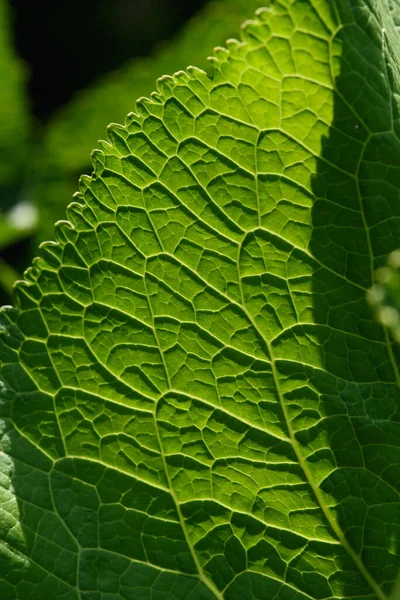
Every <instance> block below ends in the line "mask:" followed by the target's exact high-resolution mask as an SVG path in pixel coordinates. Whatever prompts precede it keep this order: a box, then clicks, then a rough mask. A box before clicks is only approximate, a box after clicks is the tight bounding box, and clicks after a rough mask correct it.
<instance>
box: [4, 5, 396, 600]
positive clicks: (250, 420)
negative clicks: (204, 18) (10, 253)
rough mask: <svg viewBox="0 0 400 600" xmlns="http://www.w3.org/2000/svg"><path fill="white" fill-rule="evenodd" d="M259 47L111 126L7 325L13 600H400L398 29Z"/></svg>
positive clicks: (261, 34) (8, 568)
mask: <svg viewBox="0 0 400 600" xmlns="http://www.w3.org/2000/svg"><path fill="white" fill-rule="evenodd" d="M242 40H243V41H242V42H235V41H231V42H229V43H228V46H227V49H219V50H217V51H216V54H215V58H214V61H213V65H214V69H213V72H212V73H211V74H210V75H209V76H207V75H206V74H205V73H204V72H203V71H201V70H198V69H195V68H190V69H188V70H187V71H186V72H180V73H177V74H176V75H175V76H174V77H173V78H171V77H165V78H163V79H161V80H160V81H159V82H158V92H157V93H156V94H153V95H152V97H151V99H150V100H142V101H141V102H140V103H139V104H138V107H137V113H135V114H131V115H130V116H129V117H128V119H127V122H126V125H125V127H122V126H112V127H111V128H110V129H109V133H108V140H109V141H108V142H107V143H104V144H102V149H101V150H99V151H96V152H95V153H94V155H93V161H94V168H95V172H94V174H93V176H92V177H84V178H83V179H82V181H81V188H80V193H79V195H78V196H77V202H76V203H74V204H72V205H71V207H70V208H69V210H68V219H69V221H70V222H62V223H60V224H59V225H58V227H57V243H55V244H46V245H44V246H43V247H42V250H41V258H40V259H38V260H37V261H36V262H35V264H34V266H33V267H32V269H30V270H29V271H28V272H27V273H26V281H25V283H22V284H20V285H19V286H18V288H17V290H16V294H15V300H16V304H17V307H18V308H17V309H7V310H5V311H3V315H2V323H3V325H2V327H3V334H4V335H3V336H2V346H1V351H0V352H1V354H0V355H1V373H2V378H3V381H4V384H3V388H2V398H3V405H2V414H3V418H4V427H3V429H4V435H3V449H4V451H5V453H6V454H5V456H6V458H4V459H3V461H2V471H3V473H4V475H3V479H2V482H3V490H4V491H3V492H2V497H1V498H2V500H1V507H2V511H3V512H2V518H0V524H1V527H2V537H3V539H4V545H3V547H2V548H3V549H2V555H1V556H2V567H1V569H0V572H1V573H2V574H3V578H4V582H3V588H2V598H4V599H5V600H11V599H18V600H33V599H39V598H40V599H41V598H46V599H51V600H52V599H60V598H61V599H63V600H78V598H79V599H84V600H117V599H119V600H120V599H123V600H137V599H140V600H150V599H151V600H164V599H168V600H170V599H171V600H172V599H174V600H175V599H182V600H183V599H189V600H212V599H218V600H222V599H224V600H242V599H243V600H270V599H271V600H272V599H277V600H306V599H308V600H309V599H328V598H329V599H331V600H332V599H336V600H338V599H340V600H342V599H344V598H347V599H350V598H351V599H354V600H355V599H356V598H357V599H358V600H366V599H370V600H372V598H378V599H379V600H387V599H388V598H389V597H390V595H391V594H392V598H394V595H395V594H396V592H395V591H394V585H395V583H394V582H395V580H396V577H397V574H398V571H399V566H400V519H399V516H400V503H399V491H400V480H399V475H398V474H399V466H400V443H399V440H400V404H399V383H400V377H399V370H398V367H397V365H396V357H395V353H396V352H397V346H396V345H395V343H393V345H392V344H391V342H390V339H389V336H388V333H387V331H386V329H385V328H382V326H381V325H380V324H378V323H376V322H375V320H374V319H373V315H372V312H371V311H370V309H369V307H368V305H367V303H366V300H365V293H366V290H367V289H368V288H369V287H370V285H371V283H372V282H373V273H374V271H375V269H376V268H378V267H380V266H382V265H383V264H384V261H385V257H386V255H387V254H388V253H389V252H390V251H392V250H394V249H395V248H396V246H398V245H400V231H399V226H400V220H399V215H400V204H399V189H398V182H399V175H400V167H399V165H400V146H399V140H398V137H399V131H400V121H399V111H398V109H399V97H400V95H399V92H400V89H399V82H400V73H399V66H398V63H397V62H396V60H395V57H396V56H398V53H399V46H400V40H399V37H398V32H397V30H396V28H395V25H394V22H393V19H392V16H391V13H390V11H389V10H388V5H387V3H386V2H384V0H371V1H365V0H338V1H337V2H332V1H331V0H292V1H290V0H280V1H276V2H272V3H270V4H269V6H268V8H267V9H265V10H262V11H261V12H260V13H259V15H258V17H257V18H256V19H255V20H254V21H253V22H251V23H249V24H247V26H246V28H245V29H244V30H243V32H242ZM10 480H11V483H10Z"/></svg>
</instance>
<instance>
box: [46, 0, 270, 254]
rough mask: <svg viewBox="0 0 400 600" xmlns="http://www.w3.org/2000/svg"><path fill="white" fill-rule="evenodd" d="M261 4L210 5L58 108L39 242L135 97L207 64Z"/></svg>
mask: <svg viewBox="0 0 400 600" xmlns="http://www.w3.org/2000/svg"><path fill="white" fill-rule="evenodd" d="M259 6H260V2H259V0H218V1H215V0H214V1H212V2H210V3H208V4H207V5H206V6H205V8H204V9H202V10H201V11H199V13H198V14H197V15H195V16H194V17H192V19H190V20H189V21H188V22H187V23H186V24H185V26H184V28H183V29H182V31H181V32H179V33H178V34H177V35H176V36H175V37H174V38H173V39H172V40H171V41H169V42H165V43H163V44H161V45H160V46H159V47H158V48H157V49H156V51H155V52H154V54H153V56H150V57H148V58H140V59H137V58H135V59H132V60H131V61H128V62H127V63H126V64H125V65H123V66H122V67H121V68H120V69H118V70H117V71H114V72H111V73H109V74H107V75H104V76H103V77H101V78H99V79H98V80H97V81H96V82H95V83H94V84H92V85H91V86H89V88H87V89H85V90H83V91H82V92H79V93H77V94H76V95H75V96H74V98H73V99H72V100H71V101H70V102H69V103H68V105H67V106H65V107H62V108H61V109H60V110H59V111H57V112H56V114H55V115H54V117H53V118H52V119H51V120H50V122H49V124H48V126H47V128H46V131H45V133H44V136H43V142H42V146H41V149H40V152H39V153H38V161H37V167H36V170H37V186H36V191H35V195H36V198H37V205H38V208H39V210H40V213H41V219H40V224H39V230H38V234H37V238H36V241H38V240H39V241H40V242H41V241H44V240H47V239H49V236H53V235H54V234H53V231H54V222H55V221H57V220H58V219H61V218H63V216H64V213H65V208H66V206H67V204H68V203H69V202H70V199H71V196H72V194H73V193H74V192H75V190H76V186H77V181H78V176H79V175H81V174H82V173H83V172H85V171H87V170H88V168H90V167H89V165H90V159H89V156H90V152H91V151H92V149H93V148H94V147H96V145H97V144H98V140H99V139H100V138H102V137H104V131H105V128H106V126H107V125H108V123H109V122H110V120H111V119H112V120H113V121H114V122H117V123H118V122H123V121H124V120H125V117H126V115H127V114H128V113H129V112H131V111H132V110H133V109H134V107H135V101H136V99H137V98H140V97H141V96H149V95H150V94H151V93H152V92H153V91H154V86H155V81H156V79H157V78H158V77H160V75H162V74H163V73H166V74H172V73H175V71H178V70H179V69H185V68H186V67H187V66H188V65H191V64H192V65H196V66H197V67H201V68H206V67H207V65H208V61H207V57H208V56H209V55H210V53H211V51H212V48H214V47H215V46H218V45H221V44H224V43H225V40H226V39H227V38H229V37H230V36H237V33H238V31H239V28H240V26H241V24H242V22H243V21H244V20H245V19H248V18H251V17H253V14H254V11H255V10H256V9H257V8H258V7H259ZM89 172H90V171H89Z"/></svg>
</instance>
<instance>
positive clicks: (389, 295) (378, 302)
mask: <svg viewBox="0 0 400 600" xmlns="http://www.w3.org/2000/svg"><path fill="white" fill-rule="evenodd" d="M375 279H376V283H375V285H374V286H373V287H372V288H371V290H370V291H369V294H368V298H369V301H370V304H371V305H372V307H373V308H374V309H375V311H376V315H377V317H378V319H379V320H380V321H381V323H382V324H383V325H385V326H386V327H387V328H388V329H390V330H391V332H392V334H393V337H394V338H395V339H396V340H398V341H400V250H396V251H395V252H392V253H391V254H390V255H389V257H388V261H387V265H386V266H385V267H381V268H380V269H378V270H377V272H376V275H375Z"/></svg>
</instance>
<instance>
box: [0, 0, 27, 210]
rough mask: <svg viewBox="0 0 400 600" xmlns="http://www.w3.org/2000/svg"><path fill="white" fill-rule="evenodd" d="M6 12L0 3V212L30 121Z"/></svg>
mask: <svg viewBox="0 0 400 600" xmlns="http://www.w3.org/2000/svg"><path fill="white" fill-rule="evenodd" d="M9 19H10V16H9V8H8V4H7V2H6V0H0V190H1V208H5V207H6V206H7V191H8V190H9V189H10V188H13V189H14V188H15V186H16V185H17V183H18V179H19V178H20V176H21V172H22V169H23V166H24V161H25V160H26V154H27V148H28V136H29V125H30V119H29V114H28V109H27V102H26V98H25V79H26V75H25V69H24V66H23V64H22V62H21V60H20V59H19V58H18V57H17V56H16V55H15V52H14V49H13V43H12V39H11V32H10V28H9Z"/></svg>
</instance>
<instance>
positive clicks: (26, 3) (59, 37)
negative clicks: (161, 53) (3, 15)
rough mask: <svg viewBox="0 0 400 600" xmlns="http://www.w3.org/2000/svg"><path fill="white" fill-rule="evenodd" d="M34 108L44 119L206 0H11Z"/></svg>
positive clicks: (143, 52) (142, 53) (179, 24)
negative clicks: (78, 91) (79, 90)
mask: <svg viewBox="0 0 400 600" xmlns="http://www.w3.org/2000/svg"><path fill="white" fill-rule="evenodd" d="M9 2H10V5H11V6H12V12H13V14H12V17H13V29H14V35H15V45H16V48H17V51H18V52H19V54H20V55H21V56H22V57H23V59H24V61H25V62H26V65H27V70H28V81H29V93H30V98H31V108H32V112H33V114H34V115H35V116H36V118H37V119H39V120H40V121H42V122H45V121H46V120H47V118H48V117H49V116H50V115H51V113H52V112H53V111H54V110H55V109H56V108H57V107H58V106H60V105H62V104H64V103H65V102H67V100H68V99H69V98H70V96H71V95H72V94H73V92H74V91H76V90H78V89H81V88H84V87H85V86H86V85H87V84H88V83H89V82H91V81H92V80H93V79H94V78H95V77H97V76H98V75H100V74H101V73H105V72H106V71H110V70H113V69H115V68H116V67H118V66H119V65H121V64H122V63H123V62H124V61H125V60H126V59H128V58H132V57H134V56H146V55H148V54H149V53H150V52H151V50H152V48H153V47H154V45H155V44H156V43H157V42H159V41H161V40H165V39H168V38H169V37H170V36H171V35H172V34H173V33H174V32H176V31H177V30H178V29H179V28H180V27H182V26H183V24H184V22H185V21H186V19H188V18H189V17H190V16H192V15H193V14H194V13H195V12H196V11H197V10H199V9H200V8H201V7H202V6H203V5H204V4H205V3H206V0H180V1H179V0H9Z"/></svg>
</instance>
